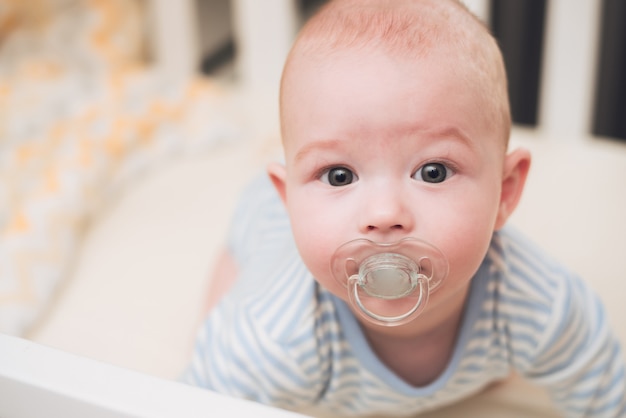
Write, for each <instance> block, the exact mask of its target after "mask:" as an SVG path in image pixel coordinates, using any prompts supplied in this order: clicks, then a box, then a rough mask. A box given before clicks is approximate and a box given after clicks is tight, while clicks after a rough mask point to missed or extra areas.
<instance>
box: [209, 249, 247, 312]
mask: <svg viewBox="0 0 626 418" xmlns="http://www.w3.org/2000/svg"><path fill="white" fill-rule="evenodd" d="M238 274H239V266H238V265H237V262H236V261H235V257H234V256H233V255H232V253H231V252H230V250H228V249H227V248H224V249H223V250H222V252H221V254H220V255H219V256H218V258H217V260H216V264H215V267H214V268H213V271H212V273H211V275H210V282H209V288H208V292H207V295H206V299H205V302H204V309H203V311H202V317H203V318H204V317H205V316H206V315H207V314H208V313H209V311H210V310H211V309H213V307H214V306H215V305H217V303H218V302H219V301H220V300H221V299H222V297H223V296H224V295H225V294H226V293H227V292H228V291H229V290H230V289H231V288H232V286H233V284H234V283H235V281H236V279H237V275H238Z"/></svg>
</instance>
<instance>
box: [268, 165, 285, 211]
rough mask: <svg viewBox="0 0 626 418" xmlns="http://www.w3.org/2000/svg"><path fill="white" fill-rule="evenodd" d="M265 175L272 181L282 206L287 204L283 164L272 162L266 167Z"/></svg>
mask: <svg viewBox="0 0 626 418" xmlns="http://www.w3.org/2000/svg"><path fill="white" fill-rule="evenodd" d="M267 175H268V176H269V177H270V180H272V183H273V184H274V187H275V188H276V191H277V192H278V195H279V196H280V199H281V200H282V201H283V204H287V185H286V181H287V169H286V168H285V166H284V165H283V164H280V163H277V162H273V163H270V164H268V166H267Z"/></svg>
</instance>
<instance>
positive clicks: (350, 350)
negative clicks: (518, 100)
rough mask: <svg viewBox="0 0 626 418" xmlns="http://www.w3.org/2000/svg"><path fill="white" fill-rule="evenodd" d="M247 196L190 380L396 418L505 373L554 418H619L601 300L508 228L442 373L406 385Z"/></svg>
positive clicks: (278, 219) (619, 366) (279, 402)
mask: <svg viewBox="0 0 626 418" xmlns="http://www.w3.org/2000/svg"><path fill="white" fill-rule="evenodd" d="M245 196H246V198H245V201H243V202H242V204H241V205H240V207H239V209H238V211H237V212H236V214H235V217H234V219H235V222H234V223H233V224H234V225H233V228H232V231H231V232H232V233H231V236H230V243H229V245H230V250H231V252H232V254H233V255H234V257H235V259H236V260H237V262H238V264H239V268H240V277H239V278H238V280H237V282H236V284H235V286H234V288H233V289H232V290H231V291H230V292H229V294H228V295H227V296H225V297H224V298H223V299H222V300H221V302H220V303H219V304H218V305H217V306H216V307H215V309H213V311H212V312H211V314H210V315H209V316H208V318H207V319H206V321H205V322H204V323H203V325H202V326H201V328H200V330H199V333H198V337H197V342H196V347H195V353H194V356H193V359H192V361H191V363H190V365H189V367H188V369H187V371H186V373H185V375H184V380H185V381H187V382H188V383H191V384H194V385H197V386H200V387H204V388H207V389H211V390H214V391H217V392H221V393H225V394H230V395H233V396H237V397H241V398H246V399H251V400H255V401H259V402H262V403H266V404H270V405H274V406H278V407H282V408H287V409H291V410H299V409H305V408H309V407H311V406H315V407H316V409H321V410H327V411H328V412H332V413H333V414H336V415H346V416H357V415H372V414H385V415H393V416H407V415H415V414H417V413H419V412H423V411H427V410H432V409H435V408H438V407H441V406H444V405H448V404H450V403H453V402H456V401H458V400H461V399H463V398H466V397H468V396H471V395H473V394H475V393H477V392H479V391H481V390H482V389H484V388H485V387H486V386H487V385H489V384H490V383H492V382H495V381H499V380H502V379H505V378H506V377H508V376H509V375H510V373H511V372H513V371H515V372H517V373H518V374H520V375H522V376H524V377H526V378H527V379H529V380H531V381H533V382H535V383H536V384H537V385H540V386H543V387H545V388H546V389H547V390H548V391H549V393H550V395H551V397H552V399H553V401H554V402H555V405H556V406H557V407H558V408H559V409H560V410H561V411H562V413H563V414H564V416H568V417H581V416H592V417H626V395H625V394H626V376H625V371H624V369H625V366H624V353H623V351H622V350H621V348H620V345H619V343H618V341H617V339H616V337H615V335H614V334H613V333H612V331H611V329H610V327H609V325H608V324H607V318H606V314H605V311H604V308H603V307H602V305H601V302H600V301H599V299H598V298H597V296H596V295H595V294H594V293H593V291H592V290H591V289H590V288H589V287H588V286H587V285H586V284H585V283H584V282H582V281H581V280H580V279H579V278H577V277H576V276H574V275H572V274H571V273H569V272H568V271H567V270H565V269H563V268H562V267H561V266H559V265H557V264H556V263H554V262H553V261H551V260H550V259H548V258H546V256H545V255H544V254H542V253H541V252H540V251H539V250H537V248H536V247H534V246H533V245H532V244H531V243H529V242H528V241H527V240H526V239H524V238H523V237H522V236H520V235H519V234H518V233H517V232H515V231H513V230H511V229H510V228H504V229H503V230H501V231H499V232H496V233H495V234H494V236H493V239H492V242H491V245H490V248H489V250H488V253H487V255H486V257H485V259H484V261H483V263H482V265H481V267H480V268H479V270H478V272H477V273H476V275H475V277H474V278H473V279H472V284H471V289H470V294H469V296H468V301H467V303H466V306H465V312H464V317H463V322H462V326H461V329H460V334H459V336H458V339H457V343H456V346H455V348H454V352H453V355H452V358H451V360H450V362H449V364H448V365H447V367H446V369H445V370H444V371H443V373H442V374H441V375H440V376H439V377H438V378H437V379H436V380H435V381H433V382H432V383H430V384H429V385H427V386H424V387H413V386H411V385H409V384H407V383H406V382H404V381H403V380H401V379H400V378H398V377H397V376H396V375H394V374H393V373H392V372H391V371H390V370H389V369H388V368H386V366H385V365H384V364H383V363H382V362H380V361H379V360H378V358H377V357H376V355H375V354H374V352H373V351H372V350H371V349H370V347H369V346H368V344H367V342H366V339H365V336H364V334H363V333H362V331H361V329H360V327H359V324H358V322H357V320H356V319H355V317H354V316H353V314H352V313H351V311H350V310H349V308H348V307H347V305H346V304H345V303H344V302H343V301H342V300H341V299H339V298H337V297H335V296H333V295H332V294H330V293H329V292H328V291H326V290H325V289H324V288H322V287H320V286H319V285H318V284H317V282H316V281H315V280H314V279H313V277H312V276H311V273H310V272H309V271H308V270H307V268H306V267H305V266H304V264H303V262H302V261H301V259H300V257H299V255H298V252H297V250H296V247H295V243H294V242H293V239H292V236H291V231H290V226H289V220H288V217H287V214H286V212H285V210H284V208H283V206H282V203H281V202H280V199H279V198H278V196H277V195H276V193H275V192H274V190H273V188H272V186H271V185H270V183H269V181H267V180H260V181H258V182H257V183H255V184H253V185H252V186H251V187H250V188H249V189H248V191H247V193H246V194H245ZM418 320H419V319H418Z"/></svg>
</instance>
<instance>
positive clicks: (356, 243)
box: [330, 238, 448, 326]
mask: <svg viewBox="0 0 626 418" xmlns="http://www.w3.org/2000/svg"><path fill="white" fill-rule="evenodd" d="M330 267H331V271H332V274H333V276H334V277H335V279H336V280H337V281H339V282H340V283H341V284H342V285H344V286H345V287H346V288H347V290H348V300H349V301H350V304H351V305H352V308H353V310H355V311H356V312H358V313H360V314H361V316H363V317H364V318H365V319H367V320H368V321H370V322H373V323H376V324H379V325H386V326H394V325H401V324H404V323H406V322H409V321H410V320H412V319H414V318H416V317H417V316H418V315H419V314H420V313H421V312H422V311H423V310H424V308H425V307H426V304H427V302H428V297H429V295H430V293H431V292H433V291H434V290H435V289H436V288H437V287H438V286H439V285H440V284H441V282H442V280H443V279H444V278H445V277H446V276H447V275H448V261H447V259H446V257H445V256H444V255H443V253H442V252H441V251H440V250H439V249H437V248H436V247H434V246H433V245H431V244H429V243H427V242H425V241H422V240H419V239H416V238H404V239H402V240H400V241H397V242H394V243H376V242H373V241H370V240H368V239H356V240H353V241H349V242H347V243H345V244H343V245H342V246H340V247H339V248H338V249H337V251H335V254H334V255H333V257H332V258H331V261H330Z"/></svg>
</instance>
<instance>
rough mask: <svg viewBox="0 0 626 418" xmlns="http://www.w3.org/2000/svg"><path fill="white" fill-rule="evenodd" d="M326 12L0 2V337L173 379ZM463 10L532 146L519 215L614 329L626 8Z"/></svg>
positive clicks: (482, 5) (235, 1) (120, 1)
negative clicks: (492, 58) (229, 232)
mask: <svg viewBox="0 0 626 418" xmlns="http://www.w3.org/2000/svg"><path fill="white" fill-rule="evenodd" d="M323 3H324V1H322V0H0V332H5V333H9V334H14V335H21V336H27V337H29V338H32V339H34V340H37V341H40V342H44V343H46V344H50V345H54V346H57V347H60V348H63V349H67V350H69V351H73V352H77V353H81V354H85V355H88V356H91V357H96V358H100V359H103V360H106V361H108V362H112V363H115V364H119V365H124V366H127V367H132V368H136V369H139V370H142V371H146V372H149V373H154V374H158V375H162V376H174V375H176V373H177V372H178V371H180V368H181V366H182V365H184V363H185V361H186V355H187V353H188V349H189V347H190V345H191V341H192V340H193V338H192V336H193V332H194V327H195V320H196V317H197V315H198V311H199V310H200V306H201V304H202V300H203V297H204V296H203V295H204V294H205V292H206V285H207V283H208V281H207V277H208V272H209V270H210V267H211V263H212V261H213V259H214V257H215V254H216V252H217V249H218V248H219V247H220V246H221V244H222V242H223V237H224V234H225V231H226V228H227V224H228V222H227V220H228V219H229V218H230V215H231V213H232V208H233V206H234V202H235V201H236V197H237V195H238V193H239V192H240V191H241V189H242V188H243V186H244V185H245V184H246V183H247V182H248V180H249V179H250V178H251V177H252V176H253V175H254V174H256V173H258V172H259V171H261V170H262V168H263V165H264V163H265V162H266V161H267V160H268V159H270V158H275V157H276V156H277V155H279V132H278V114H277V103H278V100H277V97H278V96H277V93H278V83H279V79H280V73H281V68H282V64H283V61H284V59H285V56H286V54H287V52H288V50H289V48H290V45H291V42H292V41H293V39H294V36H295V34H296V33H297V31H298V28H299V27H300V26H301V25H302V24H303V22H304V21H305V20H306V19H307V18H308V17H309V16H310V15H311V13H313V12H314V11H315V9H316V8H318V7H320V6H321V5H322V4H323ZM465 3H466V4H467V5H468V7H470V9H471V10H473V11H474V12H475V13H476V14H477V15H478V16H479V17H480V18H481V19H482V20H483V21H484V22H486V24H487V25H488V26H489V27H490V28H492V30H493V33H494V34H495V36H496V38H497V39H498V41H499V43H500V45H501V47H502V50H503V53H504V57H505V61H506V65H507V70H508V75H509V88H510V98H511V104H512V112H513V119H514V122H515V127H514V132H513V136H514V139H519V138H521V139H523V140H524V144H525V145H526V146H529V147H531V148H532V151H533V153H534V158H535V160H534V163H533V164H534V167H533V171H532V172H531V178H530V183H532V184H531V185H530V186H529V187H528V188H527V190H528V192H527V194H526V195H525V198H524V200H523V203H522V206H521V207H520V210H519V211H518V213H516V215H515V216H516V218H515V221H517V223H519V224H521V225H522V226H524V227H525V230H526V231H528V232H529V235H531V236H532V237H533V238H536V239H538V240H539V241H540V242H541V243H542V244H543V245H544V246H545V247H547V248H548V249H549V250H551V251H552V252H553V253H555V254H556V255H557V256H558V257H559V258H560V259H563V260H566V261H568V262H570V261H571V262H572V265H573V266H574V268H575V269H576V270H577V271H579V272H580V273H581V274H583V275H584V276H586V277H587V276H593V277H600V278H601V279H603V280H597V281H594V282H593V284H594V286H595V287H596V288H597V289H598V290H599V291H601V292H602V293H603V297H604V298H605V300H608V301H609V302H611V305H610V308H609V310H610V311H611V312H612V314H613V317H614V318H621V317H623V315H622V314H621V312H622V311H620V309H621V310H623V307H622V306H623V304H622V303H621V299H620V297H619V296H620V295H621V294H622V293H621V292H619V291H617V292H615V291H613V290H614V288H613V286H614V283H615V282H617V281H619V282H621V283H624V280H623V277H622V278H621V279H620V278H619V277H616V275H617V274H619V272H620V271H626V265H625V264H624V263H625V262H626V261H625V260H626V259H625V258H624V257H623V250H624V248H626V222H624V220H623V219H624V210H626V195H625V193H624V190H625V189H624V187H623V179H624V178H626V163H625V161H626V149H625V148H624V146H625V142H626V104H625V103H624V101H625V100H626V99H625V98H626V33H625V32H626V24H625V23H626V2H624V1H622V0H601V1H600V0H599V1H595V0H523V1H515V0H465ZM620 266H622V267H620ZM611 278H613V279H614V280H611ZM624 291H626V290H624ZM621 329H623V330H624V329H626V327H624V326H623V324H622V328H621ZM155 347H158V349H156V348H155Z"/></svg>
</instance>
